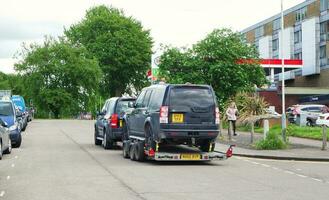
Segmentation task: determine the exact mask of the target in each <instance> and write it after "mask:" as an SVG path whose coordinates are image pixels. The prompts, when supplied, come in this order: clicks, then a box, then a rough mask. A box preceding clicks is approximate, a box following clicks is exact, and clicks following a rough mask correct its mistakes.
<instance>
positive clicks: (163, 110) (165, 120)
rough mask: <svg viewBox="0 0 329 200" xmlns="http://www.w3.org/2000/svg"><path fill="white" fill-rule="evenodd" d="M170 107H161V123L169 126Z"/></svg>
mask: <svg viewBox="0 0 329 200" xmlns="http://www.w3.org/2000/svg"><path fill="white" fill-rule="evenodd" d="M168 110H169V109H168V106H161V108H160V123H161V124H168Z"/></svg>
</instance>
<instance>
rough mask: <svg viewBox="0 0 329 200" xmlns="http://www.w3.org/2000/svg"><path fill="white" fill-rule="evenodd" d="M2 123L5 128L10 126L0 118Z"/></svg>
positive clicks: (0, 123)
mask: <svg viewBox="0 0 329 200" xmlns="http://www.w3.org/2000/svg"><path fill="white" fill-rule="evenodd" d="M0 125H1V126H3V127H5V128H8V124H7V122H5V121H3V120H2V119H0Z"/></svg>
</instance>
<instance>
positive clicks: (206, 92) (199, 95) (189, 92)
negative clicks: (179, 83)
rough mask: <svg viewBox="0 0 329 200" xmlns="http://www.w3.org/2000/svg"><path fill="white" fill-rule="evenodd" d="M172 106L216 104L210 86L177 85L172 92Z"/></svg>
mask: <svg viewBox="0 0 329 200" xmlns="http://www.w3.org/2000/svg"><path fill="white" fill-rule="evenodd" d="M169 102H170V105H171V106H175V107H176V106H188V107H209V106H213V105H214V97H213V94H212V91H211V90H210V89H209V88H204V87H175V88H173V89H171V92H170V101H169Z"/></svg>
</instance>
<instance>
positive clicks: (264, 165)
mask: <svg viewBox="0 0 329 200" xmlns="http://www.w3.org/2000/svg"><path fill="white" fill-rule="evenodd" d="M262 166H263V167H271V166H269V165H266V164H262Z"/></svg>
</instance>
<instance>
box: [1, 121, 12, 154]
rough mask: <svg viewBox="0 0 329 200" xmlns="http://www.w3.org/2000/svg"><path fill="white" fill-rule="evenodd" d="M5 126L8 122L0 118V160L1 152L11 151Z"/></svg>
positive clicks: (8, 152)
mask: <svg viewBox="0 0 329 200" xmlns="http://www.w3.org/2000/svg"><path fill="white" fill-rule="evenodd" d="M7 127H8V124H7V123H6V122H4V121H2V119H0V160H1V159H2V155H3V154H10V153H11V140H10V136H9V130H8V129H7Z"/></svg>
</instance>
